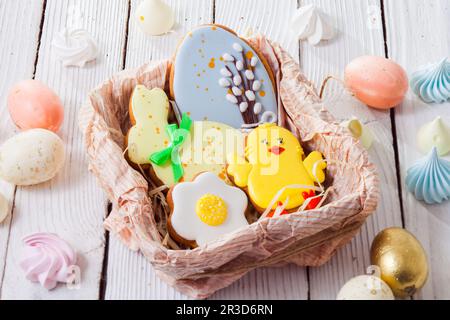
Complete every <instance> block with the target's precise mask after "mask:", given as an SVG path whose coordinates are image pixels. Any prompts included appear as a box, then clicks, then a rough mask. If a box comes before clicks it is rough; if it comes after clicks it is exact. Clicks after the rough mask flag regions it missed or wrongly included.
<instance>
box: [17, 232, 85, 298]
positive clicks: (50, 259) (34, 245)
mask: <svg viewBox="0 0 450 320" xmlns="http://www.w3.org/2000/svg"><path fill="white" fill-rule="evenodd" d="M23 242H24V244H25V248H24V251H23V255H22V261H21V262H20V267H21V268H22V269H23V271H24V272H25V275H26V278H27V279H28V280H30V281H32V282H39V283H40V284H41V285H42V286H43V287H44V288H46V289H47V290H51V289H53V288H55V287H56V285H57V284H58V282H62V283H68V282H69V281H70V279H71V270H72V268H73V266H74V265H75V264H76V260H77V256H76V253H75V251H74V250H73V249H72V248H71V247H70V245H69V244H68V243H67V242H65V241H64V240H62V239H61V238H60V237H58V236H57V235H56V234H52V233H35V234H32V235H29V236H27V237H25V238H24V239H23Z"/></svg>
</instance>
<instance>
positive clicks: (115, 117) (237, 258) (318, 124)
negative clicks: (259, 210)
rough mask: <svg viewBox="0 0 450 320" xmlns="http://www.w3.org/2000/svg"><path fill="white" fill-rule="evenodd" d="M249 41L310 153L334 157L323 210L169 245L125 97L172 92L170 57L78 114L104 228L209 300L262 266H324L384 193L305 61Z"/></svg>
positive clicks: (103, 90)
mask: <svg viewBox="0 0 450 320" xmlns="http://www.w3.org/2000/svg"><path fill="white" fill-rule="evenodd" d="M249 42H250V43H251V44H252V46H254V47H255V48H257V49H259V50H260V51H261V52H262V54H263V55H264V56H265V58H266V59H267V61H268V62H269V64H270V66H271V67H272V69H273V71H274V74H275V75H276V80H277V90H278V93H279V109H280V110H279V112H280V124H281V125H283V126H285V127H287V128H289V129H291V131H292V132H294V133H295V134H296V135H297V136H298V137H299V138H300V139H301V141H302V145H303V146H304V148H305V149H306V151H308V150H313V149H314V150H319V151H321V152H322V153H323V154H324V155H325V157H326V159H327V160H328V161H329V164H328V170H327V183H328V186H331V185H332V186H333V188H332V191H331V192H330V193H329V196H328V198H327V202H326V205H324V206H323V207H321V208H320V209H316V210H311V211H306V212H302V213H296V214H290V215H284V216H280V217H277V218H268V219H262V220H260V221H259V222H256V223H253V224H251V225H249V226H248V227H247V228H245V229H241V230H238V231H236V232H234V233H232V234H229V235H227V236H226V237H224V238H222V239H221V240H219V241H216V242H213V243H211V244H209V245H207V246H205V247H202V248H196V249H194V250H173V249H169V248H168V246H167V245H165V243H163V237H162V233H161V228H160V224H158V222H157V220H159V218H157V217H158V214H157V211H158V203H153V204H152V201H151V199H150V197H149V191H151V190H149V183H148V181H147V180H146V179H144V177H143V175H142V174H141V173H140V172H138V171H136V170H135V169H133V168H132V167H131V166H130V165H129V164H128V162H127V161H126V159H125V158H124V148H125V146H124V134H126V132H127V130H128V128H129V126H130V120H129V116H128V101H129V98H130V95H131V93H132V90H133V88H134V86H135V85H136V84H144V85H145V86H147V87H148V88H152V87H161V88H165V89H167V78H166V75H167V74H168V70H169V68H170V66H171V62H170V61H161V62H156V63H150V64H146V65H144V66H142V67H140V68H138V69H135V70H129V71H124V72H121V73H119V74H117V75H116V76H114V77H113V78H111V79H110V80H108V81H106V82H105V83H103V84H102V85H100V86H99V87H98V88H96V89H95V90H93V91H92V92H91V93H90V94H89V101H88V103H86V104H85V105H84V106H83V107H82V109H81V111H80V120H79V121H80V128H81V130H82V132H83V136H84V139H85V145H86V152H87V155H88V161H89V169H90V171H91V172H92V173H93V174H94V175H95V176H96V177H97V179H98V181H99V183H100V184H101V186H102V188H103V189H104V190H105V192H106V193H107V195H108V197H109V199H110V201H111V202H112V204H113V210H112V212H111V214H110V216H109V217H108V218H107V220H106V221H105V226H106V228H107V229H108V230H110V231H111V232H113V233H114V234H116V235H117V236H119V237H120V238H121V239H122V241H123V242H124V243H125V244H126V245H127V246H129V247H130V248H131V249H133V250H140V251H141V252H142V253H143V254H144V255H145V257H146V258H147V259H148V261H149V262H150V263H151V264H152V265H153V267H154V268H155V270H156V272H157V274H158V275H159V276H160V277H161V278H162V279H163V280H165V281H167V282H168V283H169V284H170V285H172V286H173V287H175V288H176V289H177V290H179V291H181V292H182V293H185V294H187V295H190V296H192V297H196V298H206V297H208V296H209V295H211V294H213V293H214V292H215V291H217V290H219V289H221V288H224V287H226V286H228V285H230V284H231V283H232V282H234V281H236V280H237V279H239V278H241V277H242V276H243V275H244V274H245V273H247V272H248V271H250V270H252V269H254V268H257V267H261V266H270V265H283V264H286V263H295V264H297V265H299V266H318V265H321V264H323V263H325V262H326V261H328V260H329V259H330V258H331V256H332V255H333V253H334V252H335V251H336V249H337V248H339V247H341V246H343V245H344V244H346V243H348V242H349V241H350V240H351V239H352V237H354V235H355V234H356V233H357V232H358V230H359V229H360V227H361V225H362V224H363V223H364V221H365V219H366V218H367V216H368V215H369V214H371V213H372V212H374V210H375V208H376V205H377V201H378V197H379V187H378V185H379V182H378V177H377V174H376V171H375V167H374V165H373V164H371V163H370V162H369V160H368V154H367V152H366V151H365V150H364V149H363V148H362V146H361V145H360V144H359V142H357V141H356V140H355V139H353V138H352V136H351V135H350V134H349V133H348V132H347V131H346V129H344V128H341V127H340V126H338V125H336V124H335V123H334V119H333V118H332V116H331V115H330V114H329V113H328V112H327V111H326V110H325V109H324V107H323V105H322V103H321V101H320V99H319V98H318V96H317V94H316V92H315V90H314V88H313V87H312V85H311V84H310V82H309V81H308V80H307V79H306V78H305V77H304V76H303V74H302V73H301V71H300V69H299V66H298V64H297V63H296V62H295V61H294V60H293V59H292V58H291V57H290V56H289V55H288V54H287V53H286V52H285V51H284V50H283V49H282V48H281V47H280V46H278V45H277V44H273V43H271V42H270V41H268V40H266V39H265V38H264V37H255V38H252V39H249Z"/></svg>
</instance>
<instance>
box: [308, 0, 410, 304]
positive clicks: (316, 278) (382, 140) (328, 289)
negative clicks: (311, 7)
mask: <svg viewBox="0 0 450 320" xmlns="http://www.w3.org/2000/svg"><path fill="white" fill-rule="evenodd" d="M309 3H315V4H316V5H317V6H319V7H320V8H321V9H322V10H323V12H324V13H325V14H327V15H328V17H330V19H331V20H330V21H331V23H332V24H334V26H336V28H337V34H336V37H335V38H334V39H333V40H331V41H328V42H323V43H322V44H320V45H319V46H317V47H313V46H311V45H309V44H308V43H306V42H302V45H301V48H300V64H301V66H302V69H303V70H304V72H305V73H306V75H307V77H308V78H309V79H311V80H312V81H314V82H315V83H316V85H317V86H320V84H321V82H322V80H323V79H324V78H325V77H326V76H328V75H334V76H336V77H338V78H339V79H343V72H344V69H345V66H346V65H347V64H348V63H349V62H350V61H351V60H352V59H354V58H356V57H358V56H361V55H365V54H372V55H379V56H384V37H383V27H382V21H381V8H380V3H379V1H378V0H362V1H361V0H319V1H312V0H305V1H302V4H304V5H306V4H309ZM374 9H378V10H379V15H378V17H376V18H377V19H378V20H377V21H379V23H378V24H377V23H375V24H374V23H373V22H372V21H373V20H372V19H373V18H374V17H373V15H372V14H369V13H372V12H374ZM375 12H376V11H375ZM324 99H325V105H326V107H327V108H328V109H329V110H330V111H331V112H332V114H333V115H334V116H335V118H336V119H338V120H339V121H342V120H346V119H348V118H349V117H351V116H352V115H354V116H356V117H358V118H359V119H360V120H361V121H362V122H363V123H365V124H367V126H368V128H370V129H371V130H372V131H373V132H374V135H375V137H376V141H375V143H374V145H373V147H372V148H371V149H370V150H369V154H370V159H371V161H372V162H374V163H375V164H376V166H377V169H378V174H379V178H380V187H381V198H380V201H379V205H378V209H377V211H376V212H375V213H374V214H373V215H372V216H371V217H369V219H368V220H367V222H366V224H365V225H364V226H363V228H362V229H361V231H360V232H359V234H358V235H357V236H356V237H355V238H354V239H353V240H352V242H351V243H350V244H348V245H347V246H345V247H343V248H342V249H340V250H339V251H338V252H337V254H336V255H335V256H334V257H333V258H332V259H331V260H330V261H329V262H328V263H327V264H325V265H324V266H322V267H320V268H310V269H309V273H310V277H309V279H310V284H309V285H310V288H311V299H335V298H336V295H337V293H338V291H339V289H340V288H341V286H342V285H344V283H345V282H346V281H348V280H349V279H350V278H352V277H355V276H357V275H360V274H365V272H366V268H367V267H368V266H369V265H370V259H369V248H370V245H371V242H372V239H373V238H374V237H375V235H376V234H377V233H378V232H379V231H381V230H382V229H384V228H385V227H388V226H394V225H395V226H401V224H402V221H401V212H400V201H399V197H398V192H397V177H396V168H395V155H394V148H393V137H392V130H391V117H390V113H389V111H385V112H383V111H376V110H374V109H370V108H368V107H367V106H365V105H363V104H362V103H360V102H358V101H357V100H356V99H354V98H353V97H351V96H350V95H349V94H348V93H347V92H346V91H345V90H344V88H343V86H342V84H341V83H340V82H338V81H332V82H330V83H329V86H327V87H326V90H325V97H324Z"/></svg>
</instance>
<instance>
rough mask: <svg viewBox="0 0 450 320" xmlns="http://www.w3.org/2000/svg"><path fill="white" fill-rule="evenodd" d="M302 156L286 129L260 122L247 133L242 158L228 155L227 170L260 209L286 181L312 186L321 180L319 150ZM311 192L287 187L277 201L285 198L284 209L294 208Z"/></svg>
mask: <svg viewBox="0 0 450 320" xmlns="http://www.w3.org/2000/svg"><path fill="white" fill-rule="evenodd" d="M303 157H304V151H303V149H302V147H301V145H300V143H299V141H298V139H297V138H296V137H295V136H294V135H293V134H292V133H291V132H290V131H289V130H287V129H285V128H282V127H279V126H276V125H275V124H263V125H260V126H259V127H257V128H256V129H254V130H253V131H252V132H251V133H250V134H249V135H248V137H247V140H246V150H245V158H242V157H238V156H233V155H231V156H229V157H228V167H227V174H228V175H229V176H230V178H232V180H233V182H234V183H235V184H236V185H237V186H238V187H240V188H242V189H244V190H245V191H246V192H247V194H248V196H249V198H250V199H251V201H252V203H253V204H254V205H255V207H256V208H257V210H258V211H260V212H263V211H264V210H265V209H266V208H267V207H268V206H269V205H270V202H271V201H272V200H273V198H274V197H275V196H276V194H277V193H278V192H279V191H280V190H281V189H283V188H285V187H287V186H289V185H305V186H311V187H314V186H315V183H316V182H320V183H322V182H323V181H324V180H325V172H324V170H325V168H326V163H325V162H324V161H321V160H323V157H322V154H321V153H320V152H318V151H313V152H311V153H310V154H309V155H308V157H306V158H305V159H304V160H303ZM311 192H313V191H312V189H307V188H305V189H298V188H291V189H289V188H287V189H286V190H285V191H284V192H283V193H282V194H281V196H280V197H279V198H278V199H277V201H280V202H283V203H285V202H287V205H286V207H285V209H286V210H291V209H295V208H297V207H299V206H301V205H302V204H303V202H304V201H305V198H304V196H305V194H308V195H310V194H311ZM286 200H287V201H286ZM275 207H276V205H274V207H273V209H275Z"/></svg>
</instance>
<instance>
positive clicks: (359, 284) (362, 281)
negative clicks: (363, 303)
mask: <svg viewBox="0 0 450 320" xmlns="http://www.w3.org/2000/svg"><path fill="white" fill-rule="evenodd" d="M336 300H394V294H393V293H392V290H391V288H389V286H388V285H387V284H386V282H384V281H383V280H381V279H380V278H378V277H375V276H371V275H363V276H358V277H355V278H352V279H350V280H349V281H348V282H347V283H346V284H345V285H344V286H343V287H342V288H341V290H340V291H339V293H338V295H337V298H336Z"/></svg>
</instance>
